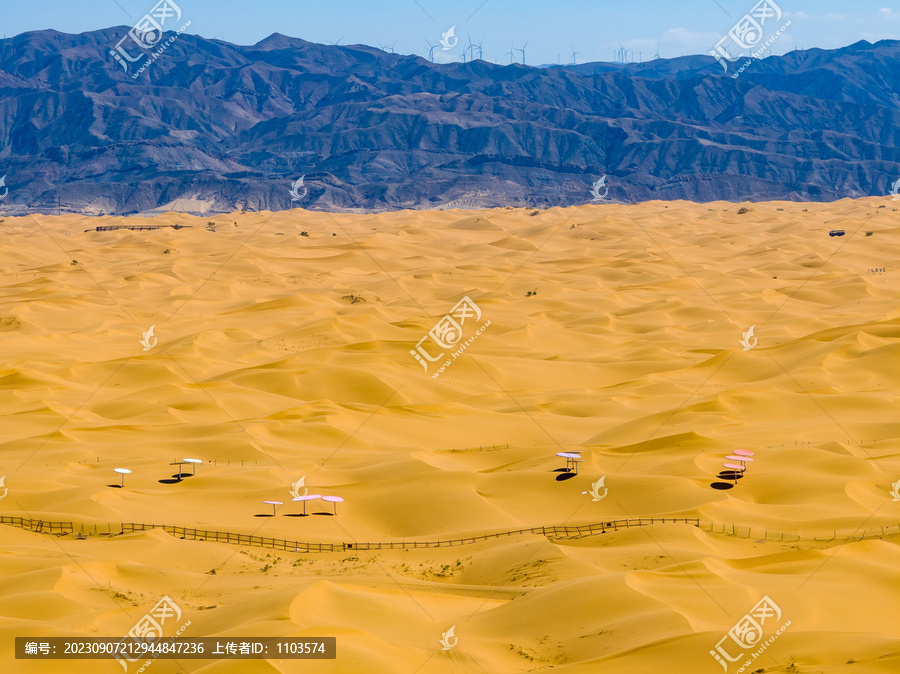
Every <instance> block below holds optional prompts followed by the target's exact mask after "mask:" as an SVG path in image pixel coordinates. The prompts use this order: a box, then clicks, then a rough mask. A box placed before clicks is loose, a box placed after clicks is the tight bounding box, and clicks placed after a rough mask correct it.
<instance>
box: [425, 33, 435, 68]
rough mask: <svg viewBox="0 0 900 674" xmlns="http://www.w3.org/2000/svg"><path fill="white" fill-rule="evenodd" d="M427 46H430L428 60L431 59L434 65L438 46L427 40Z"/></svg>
mask: <svg viewBox="0 0 900 674" xmlns="http://www.w3.org/2000/svg"><path fill="white" fill-rule="evenodd" d="M423 39H425V38H423ZM425 44H427V45H428V58H429V59H431V62H432V63H434V50H435V49H437V45H436V44H431V43H430V42H429V41H428V40H427V39H425Z"/></svg>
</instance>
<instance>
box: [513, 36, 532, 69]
mask: <svg viewBox="0 0 900 674" xmlns="http://www.w3.org/2000/svg"><path fill="white" fill-rule="evenodd" d="M529 42H531V40H525V44H523V45H522V48H521V49H516V51H520V52H522V65H523V66H524V65H525V47H527V46H528V43H529Z"/></svg>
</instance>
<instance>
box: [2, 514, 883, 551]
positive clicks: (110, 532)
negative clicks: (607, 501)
mask: <svg viewBox="0 0 900 674" xmlns="http://www.w3.org/2000/svg"><path fill="white" fill-rule="evenodd" d="M0 524H8V525H10V526H14V527H19V528H22V529H28V530H30V531H35V532H38V533H44V534H56V535H59V536H64V535H66V534H76V533H77V534H78V535H79V537H83V536H120V535H122V534H130V533H134V532H139V531H149V530H152V529H162V530H163V531H165V532H166V533H167V534H169V535H170V536H175V537H177V538H183V539H186V540H195V541H215V542H216V543H230V544H232V545H248V546H253V547H261V548H272V549H274V550H286V551H289V552H343V551H346V550H404V549H415V548H442V547H451V546H457V545H469V544H471V543H477V542H479V541H486V540H490V539H493V538H501V537H503V536H520V535H525V534H536V535H539V536H544V537H546V538H548V539H551V540H554V539H555V540H566V539H574V538H582V537H585V536H596V535H598V534H606V533H612V532H617V531H621V530H626V529H630V528H633V527H645V526H650V525H654V524H687V525H690V526H694V527H697V528H698V529H701V530H703V531H709V532H710V533H713V534H724V535H726V536H736V537H739V538H753V537H754V536H755V537H757V539H759V540H764V541H768V542H779V541H801V540H805V541H809V542H831V541H838V540H843V541H850V540H862V539H864V538H882V537H885V536H892V535H900V524H898V525H896V527H893V526H882V527H876V528H872V529H865V530H862V531H860V530H856V531H851V532H844V531H841V532H839V531H837V530H834V531H833V532H832V536H831V537H830V538H829V537H826V538H817V537H809V536H801V535H800V534H799V533H788V534H785V533H784V532H778V531H770V530H768V529H763V530H762V531H760V528H761V527H756V528H755V529H754V528H753V527H749V526H745V525H737V524H725V523H722V522H701V521H700V520H699V519H696V518H690V517H637V518H629V519H622V520H608V521H605V522H596V523H593V524H582V525H579V526H564V525H557V526H549V527H547V526H543V527H530V528H527V529H511V530H509V531H498V532H494V533H489V534H480V535H478V536H466V537H463V538H448V539H444V540H437V541H390V542H386V543H384V542H377V543H369V542H366V543H360V542H356V541H354V542H353V543H309V542H304V541H296V540H287V539H284V538H269V537H266V536H254V535H252V534H241V533H234V532H231V531H210V530H208V529H195V528H193V527H179V526H175V525H170V524H142V523H139V522H123V523H116V524H112V523H110V524H107V528H106V531H104V530H103V528H102V526H98V525H96V524H94V525H84V524H79V525H77V530H76V524H75V523H74V522H51V521H46V520H35V519H28V518H24V517H9V516H0ZM892 530H893V531H892ZM754 532H755V533H754Z"/></svg>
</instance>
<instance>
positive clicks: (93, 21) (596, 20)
mask: <svg viewBox="0 0 900 674" xmlns="http://www.w3.org/2000/svg"><path fill="white" fill-rule="evenodd" d="M156 2H157V0H90V2H77V1H73V0H39V1H38V2H24V3H15V9H14V10H13V11H9V8H7V11H6V12H4V13H3V15H2V17H3V18H2V23H0V34H4V35H6V36H8V37H9V36H13V35H17V34H19V33H23V32H26V31H30V30H40V29H45V28H53V29H56V30H59V31H62V32H66V33H79V32H82V31H86V30H94V29H97V28H105V27H109V26H117V25H133V24H134V23H135V22H136V21H137V20H138V19H139V18H140V17H141V16H143V15H144V14H146V13H147V12H148V11H149V10H150V9H151V8H152V7H153V6H154V5H155V4H156ZM174 2H176V3H177V4H178V5H179V6H180V7H181V9H182V11H183V20H185V21H186V20H188V19H190V20H191V27H190V28H189V29H188V31H187V32H189V33H197V34H199V35H202V36H204V37H215V38H220V39H222V40H227V41H228V42H233V43H236V44H253V43H255V42H257V41H259V40H261V39H262V38H264V37H266V36H268V35H270V34H272V33H274V32H280V33H284V34H286V35H291V36H294V37H301V38H303V39H305V40H310V41H313V42H322V43H331V42H335V41H337V40H340V44H344V45H346V44H357V43H362V44H369V45H372V46H379V43H380V44H381V45H386V46H391V45H393V48H394V50H395V51H396V53H398V54H410V53H416V54H419V55H422V56H426V55H427V54H428V46H427V44H426V40H428V41H430V42H431V43H432V44H437V43H438V41H439V40H440V39H441V34H442V33H444V32H445V31H447V30H448V29H449V28H450V27H451V26H455V27H456V29H455V34H456V35H457V36H458V37H459V38H460V43H458V44H457V45H456V47H454V48H453V49H450V50H444V49H442V48H441V46H440V45H438V47H437V49H435V50H434V55H435V60H437V61H448V60H459V59H460V58H461V57H462V49H463V46H464V44H465V43H466V40H467V37H466V36H467V34H468V35H470V36H471V39H472V41H473V42H476V43H478V42H481V44H482V47H483V54H484V58H485V59H486V60H489V61H495V62H499V63H508V62H509V58H510V57H509V53H508V52H509V51H510V47H511V46H512V48H513V49H514V52H513V55H514V57H515V59H516V60H517V61H518V62H521V60H522V53H521V51H519V50H520V49H521V48H522V46H523V44H524V43H525V42H526V41H528V44H527V46H526V48H525V58H526V62H527V63H528V64H529V65H537V64H547V63H557V62H562V63H570V62H571V61H572V52H573V50H574V51H575V52H577V56H576V57H575V58H576V60H577V62H578V63H584V62H586V61H611V60H613V58H614V52H615V50H617V49H619V48H620V46H621V47H622V48H624V49H628V50H631V51H632V52H633V54H629V56H628V59H629V60H632V59H633V60H638V59H639V58H640V59H642V60H648V59H650V58H652V57H653V56H654V55H655V54H656V52H657V50H658V52H659V55H660V56H661V57H663V58H671V57H675V56H680V55H682V54H685V55H687V54H698V53H703V54H705V53H707V52H708V51H709V50H710V49H712V48H713V46H714V45H715V44H716V42H718V41H719V40H720V39H721V37H722V36H723V35H725V34H726V33H727V32H728V31H729V30H730V29H731V28H732V27H733V26H734V25H735V23H736V22H737V21H738V20H739V19H740V18H741V17H742V16H743V15H745V14H747V13H748V12H749V11H750V10H751V9H752V8H753V7H754V5H755V4H756V2H757V0H628V1H627V2H621V1H620V0H559V1H558V2H547V1H546V0H540V1H537V0H486V1H485V0H390V1H388V2H372V0H324V1H322V0H317V1H315V2H312V1H310V0H256V1H255V2H247V1H246V0H174ZM774 2H775V3H776V4H777V5H778V6H779V8H780V9H781V10H782V11H783V13H784V16H783V19H782V23H783V22H784V21H787V20H790V21H791V25H790V27H789V28H788V29H787V30H786V31H785V33H784V34H783V35H782V36H781V37H780V38H779V39H778V41H777V42H776V43H775V44H774V45H773V47H772V50H771V51H772V53H774V54H783V53H785V52H787V51H791V50H793V49H794V48H799V47H801V46H805V47H806V48H809V47H813V46H815V47H822V48H825V49H831V48H835V47H841V46H845V45H848V44H851V43H853V42H856V41H858V40H861V39H864V40H868V41H870V42H875V41H877V40H881V39H900V8H897V9H892V8H891V5H890V2H888V0H874V1H870V0H856V1H855V2H847V1H846V0H812V1H803V2H800V1H798V0H774ZM166 27H167V28H169V26H166ZM776 29H777V26H776V27H775V28H774V29H773V31H774V30H776ZM450 42H451V43H452V40H450Z"/></svg>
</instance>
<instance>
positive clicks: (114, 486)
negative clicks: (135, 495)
mask: <svg viewBox="0 0 900 674" xmlns="http://www.w3.org/2000/svg"><path fill="white" fill-rule="evenodd" d="M106 486H107V487H113V488H114V489H121V488H122V485H120V484H108V485H106Z"/></svg>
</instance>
